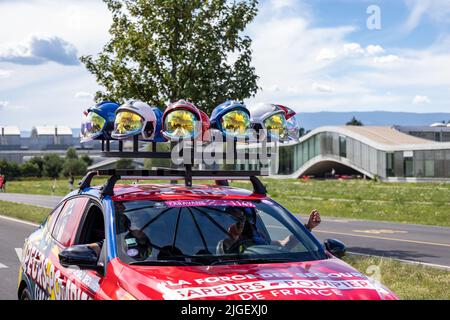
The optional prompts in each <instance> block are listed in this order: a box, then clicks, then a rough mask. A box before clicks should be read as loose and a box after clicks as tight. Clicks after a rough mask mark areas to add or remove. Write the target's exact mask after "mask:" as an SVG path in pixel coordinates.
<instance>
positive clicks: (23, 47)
mask: <svg viewBox="0 0 450 320" xmlns="http://www.w3.org/2000/svg"><path fill="white" fill-rule="evenodd" d="M50 61H52V62H56V63H59V64H62V65H78V64H79V63H80V62H79V61H78V57H77V49H76V48H75V46H73V45H72V44H70V43H68V42H67V41H65V40H64V39H61V38H59V37H56V36H42V35H32V36H30V37H29V38H28V39H27V40H25V41H24V42H21V43H15V44H9V45H3V46H2V47H0V62H10V63H17V64H25V65H37V64H43V63H46V62H50Z"/></svg>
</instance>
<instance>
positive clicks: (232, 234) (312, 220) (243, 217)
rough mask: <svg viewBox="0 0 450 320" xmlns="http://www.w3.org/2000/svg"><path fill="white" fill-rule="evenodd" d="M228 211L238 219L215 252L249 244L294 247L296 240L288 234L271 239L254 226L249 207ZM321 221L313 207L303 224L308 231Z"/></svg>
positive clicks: (253, 212) (235, 249)
mask: <svg viewBox="0 0 450 320" xmlns="http://www.w3.org/2000/svg"><path fill="white" fill-rule="evenodd" d="M227 211H228V213H229V214H230V215H232V216H233V217H234V218H235V219H237V220H238V221H237V222H236V223H233V224H232V225H230V227H229V228H228V235H229V237H228V238H226V239H223V240H221V241H219V243H218V244H217V248H216V253H217V254H229V253H236V252H241V251H243V250H244V249H245V247H246V246H250V245H276V246H280V247H283V248H286V249H290V248H292V247H294V246H295V245H296V244H297V242H298V240H297V239H296V238H295V237H294V236H293V235H289V236H287V237H286V238H285V239H282V240H275V241H271V240H268V237H267V236H266V235H265V234H264V232H261V231H260V230H258V229H257V227H256V212H255V211H254V210H252V209H251V208H239V207H230V208H228V209H227ZM320 222H321V218H320V213H319V211H318V210H317V209H314V210H313V211H312V212H311V213H310V215H309V220H308V222H307V223H306V224H305V225H304V226H305V227H306V228H307V229H308V230H309V231H312V230H313V229H314V228H316V227H317V226H318V225H319V224H320Z"/></svg>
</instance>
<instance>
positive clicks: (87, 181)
mask: <svg viewBox="0 0 450 320" xmlns="http://www.w3.org/2000/svg"><path fill="white" fill-rule="evenodd" d="M96 175H97V172H95V171H89V172H88V173H87V174H86V175H85V176H84V177H83V179H82V180H81V181H80V182H79V183H78V186H79V189H80V192H81V191H82V190H84V189H86V188H89V187H90V186H91V183H92V179H93V178H94V177H95V176H96Z"/></svg>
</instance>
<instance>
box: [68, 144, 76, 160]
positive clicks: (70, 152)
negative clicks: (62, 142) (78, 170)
mask: <svg viewBox="0 0 450 320" xmlns="http://www.w3.org/2000/svg"><path fill="white" fill-rule="evenodd" d="M74 159H78V154H77V149H75V148H73V147H70V148H68V149H67V150H66V160H74Z"/></svg>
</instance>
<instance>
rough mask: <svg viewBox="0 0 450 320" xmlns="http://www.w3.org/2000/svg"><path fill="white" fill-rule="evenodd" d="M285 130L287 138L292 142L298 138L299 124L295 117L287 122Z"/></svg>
mask: <svg viewBox="0 0 450 320" xmlns="http://www.w3.org/2000/svg"><path fill="white" fill-rule="evenodd" d="M287 130H288V135H289V138H291V139H293V140H297V139H298V138H300V124H299V123H298V121H297V118H296V117H295V116H293V117H291V118H289V120H287Z"/></svg>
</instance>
